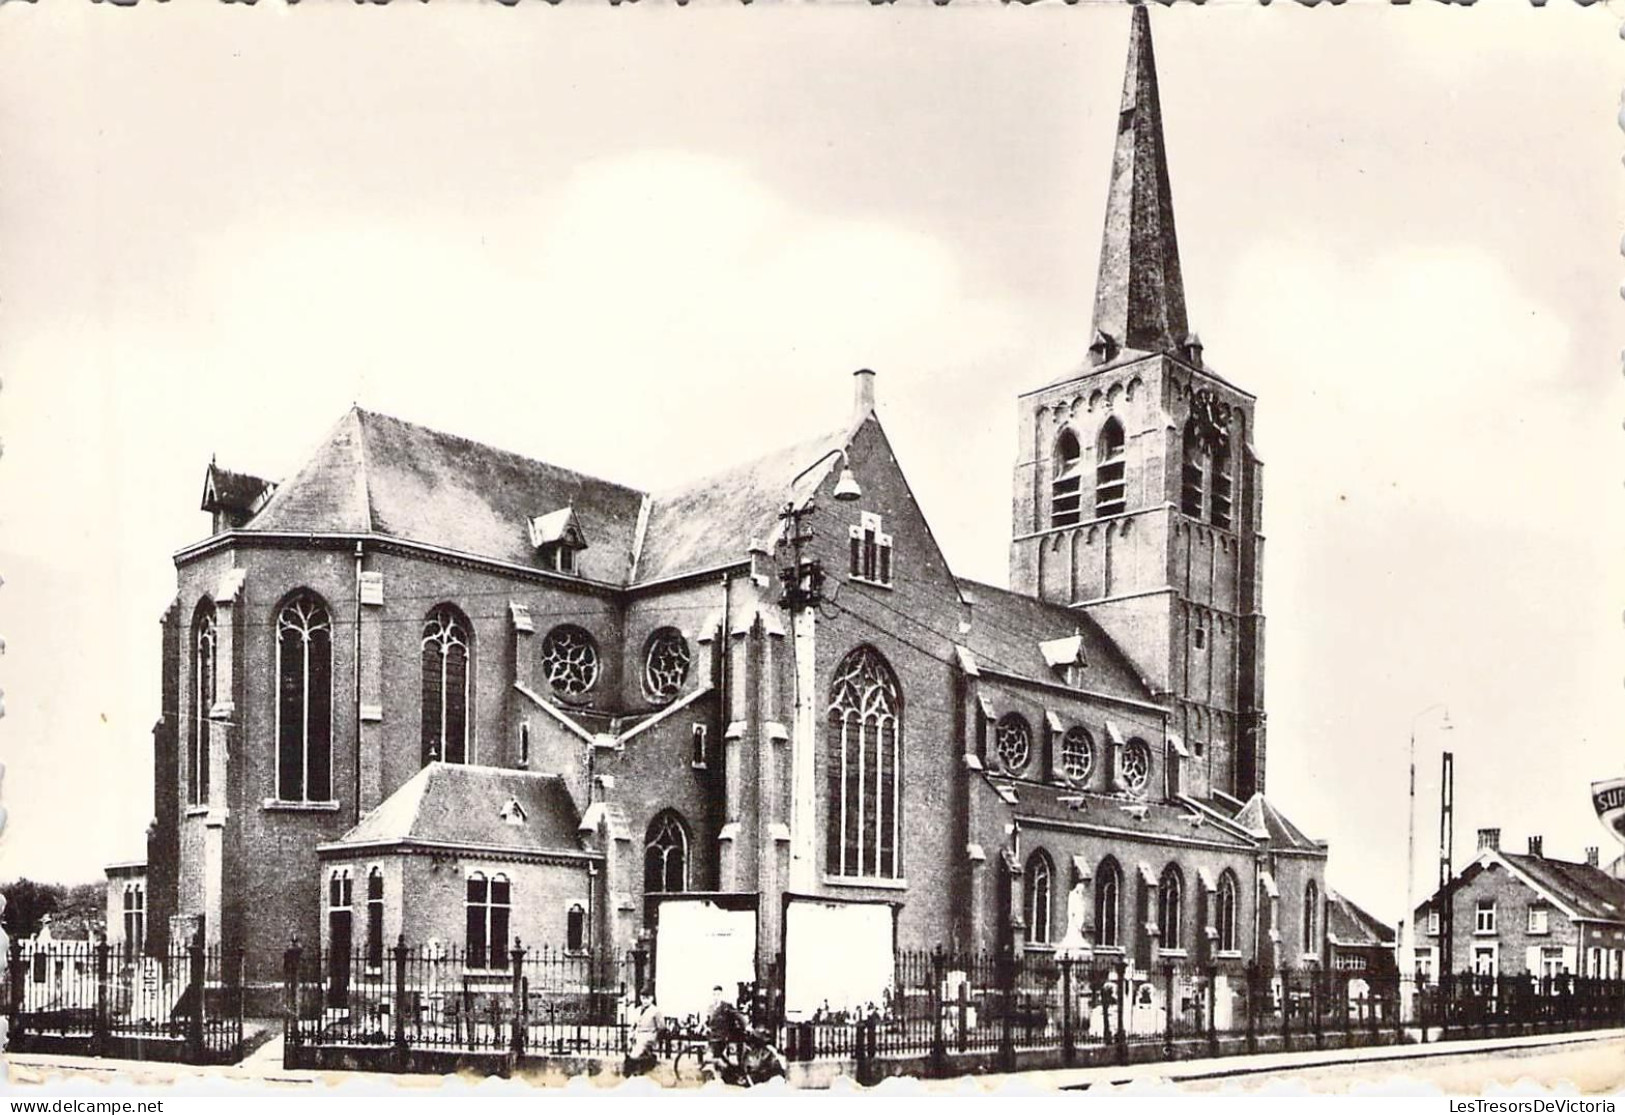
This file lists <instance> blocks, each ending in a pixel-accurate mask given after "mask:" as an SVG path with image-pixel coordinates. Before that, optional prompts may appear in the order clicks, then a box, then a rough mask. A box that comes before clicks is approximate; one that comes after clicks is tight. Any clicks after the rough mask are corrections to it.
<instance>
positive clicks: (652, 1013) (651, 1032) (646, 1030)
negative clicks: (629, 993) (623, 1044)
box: [622, 995, 665, 1076]
mask: <svg viewBox="0 0 1625 1115" xmlns="http://www.w3.org/2000/svg"><path fill="white" fill-rule="evenodd" d="M664 1024H665V1018H664V1016H663V1015H662V1014H661V1013H660V1007H659V1006H657V1005H656V1003H655V1000H654V996H653V995H649V996H647V997H646V998H645V999H644V1000H643V1002H642V1003H640V1004H638V1007H637V1011H636V1013H635V1014H634V1015H633V1016H632V1033H631V1040H630V1043H629V1045H628V1046H627V1050H626V1061H625V1062H624V1064H623V1065H622V1075H624V1076H641V1075H642V1074H643V1073H646V1072H648V1071H649V1070H650V1069H652V1068H654V1067H655V1065H656V1063H657V1062H658V1061H659V1060H660V1058H659V1056H658V1055H657V1054H656V1053H655V1043H656V1042H657V1041H659V1040H660V1030H661V1027H662V1026H663V1025H664Z"/></svg>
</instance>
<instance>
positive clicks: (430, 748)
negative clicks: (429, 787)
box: [423, 604, 474, 763]
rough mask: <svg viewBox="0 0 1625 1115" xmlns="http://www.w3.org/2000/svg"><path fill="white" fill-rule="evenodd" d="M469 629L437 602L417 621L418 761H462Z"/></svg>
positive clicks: (465, 739) (469, 672)
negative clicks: (420, 677) (419, 641)
mask: <svg viewBox="0 0 1625 1115" xmlns="http://www.w3.org/2000/svg"><path fill="white" fill-rule="evenodd" d="M473 675H474V632H473V628H471V627H470V626H469V623H468V617H467V616H465V615H463V613H462V612H460V611H458V610H457V609H456V608H454V607H452V606H451V605H450V604H442V605H440V606H439V607H438V608H436V609H434V610H433V611H432V612H430V613H429V614H428V616H427V617H426V618H425V619H424V621H423V761H424V762H425V763H431V762H434V761H435V760H436V759H438V760H441V761H442V762H447V763H466V762H468V751H469V747H468V741H469V724H468V709H469V705H470V703H471V702H470V700H469V698H470V696H471V693H470V690H471V688H472V679H473Z"/></svg>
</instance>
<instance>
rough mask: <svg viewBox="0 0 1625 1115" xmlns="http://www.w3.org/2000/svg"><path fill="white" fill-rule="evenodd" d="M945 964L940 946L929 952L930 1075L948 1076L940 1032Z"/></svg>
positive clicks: (944, 1049) (946, 1055)
mask: <svg viewBox="0 0 1625 1115" xmlns="http://www.w3.org/2000/svg"><path fill="white" fill-rule="evenodd" d="M944 969H945V962H944V960H943V956H942V946H941V945H938V946H937V947H936V948H934V949H932V950H931V1073H932V1075H933V1076H947V1075H948V1043H947V1041H946V1040H945V1038H944V1036H943V1032H942V1011H943V1004H942V977H943V973H944Z"/></svg>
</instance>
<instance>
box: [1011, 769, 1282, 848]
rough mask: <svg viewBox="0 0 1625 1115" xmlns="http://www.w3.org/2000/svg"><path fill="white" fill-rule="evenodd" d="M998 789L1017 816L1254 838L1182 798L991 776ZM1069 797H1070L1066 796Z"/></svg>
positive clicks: (1244, 844)
mask: <svg viewBox="0 0 1625 1115" xmlns="http://www.w3.org/2000/svg"><path fill="white" fill-rule="evenodd" d="M987 778H988V781H989V782H990V783H991V784H992V785H993V786H994V788H995V789H996V790H999V791H1001V796H1002V794H1004V793H1013V794H1014V795H1015V799H1016V800H1015V802H1014V803H1013V804H1011V806H1010V809H1011V813H1012V814H1013V815H1014V816H1015V817H1016V818H1017V819H1018V820H1020V819H1028V820H1033V819H1042V820H1054V821H1066V822H1069V823H1073V824H1089V825H1099V826H1102V827H1106V828H1115V829H1127V830H1131V831H1133V832H1136V833H1145V834H1147V835H1151V834H1156V835H1161V836H1184V837H1191V838H1195V839H1200V840H1206V841H1215V842H1219V843H1225V842H1228V843H1231V844H1234V845H1235V847H1236V848H1238V849H1246V850H1251V849H1252V848H1253V847H1254V845H1253V842H1252V841H1251V840H1250V839H1249V838H1248V837H1247V836H1246V835H1245V834H1243V833H1242V832H1240V831H1238V830H1236V829H1235V827H1234V826H1232V825H1229V824H1226V823H1225V821H1224V820H1223V818H1221V817H1215V816H1212V815H1208V814H1203V813H1202V812H1201V811H1200V810H1199V809H1197V808H1195V807H1194V806H1193V805H1191V804H1188V803H1186V802H1177V801H1153V800H1146V801H1134V800H1131V799H1128V798H1125V797H1119V796H1117V795H1113V794H1102V793H1098V792H1094V791H1083V790H1074V789H1071V788H1069V787H1066V786H1057V785H1054V784H1053V783H1048V782H1022V781H1018V780H1016V779H1013V778H1006V777H1003V776H1001V775H996V774H989V775H988V776H987ZM1068 799H1071V800H1068Z"/></svg>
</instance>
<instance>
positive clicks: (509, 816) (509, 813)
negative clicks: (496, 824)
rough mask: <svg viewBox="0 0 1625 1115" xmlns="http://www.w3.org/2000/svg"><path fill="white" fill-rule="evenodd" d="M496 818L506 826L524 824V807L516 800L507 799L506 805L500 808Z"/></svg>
mask: <svg viewBox="0 0 1625 1115" xmlns="http://www.w3.org/2000/svg"><path fill="white" fill-rule="evenodd" d="M497 816H498V817H501V818H502V820H503V821H504V822H506V823H507V824H510V825H515V826H517V825H522V824H524V823H525V807H524V806H522V805H520V804H519V799H518V798H509V799H508V804H507V805H504V806H503V807H502V811H501V812H500V813H498V814H497Z"/></svg>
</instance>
